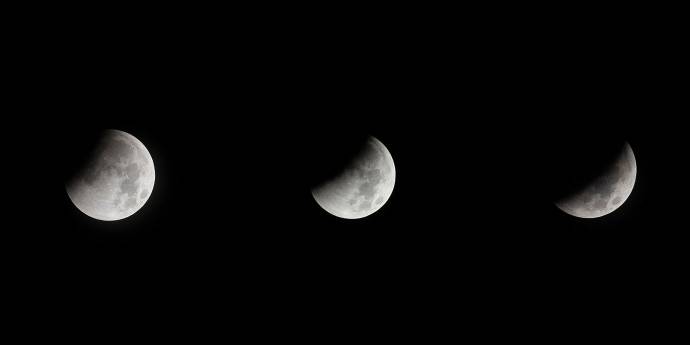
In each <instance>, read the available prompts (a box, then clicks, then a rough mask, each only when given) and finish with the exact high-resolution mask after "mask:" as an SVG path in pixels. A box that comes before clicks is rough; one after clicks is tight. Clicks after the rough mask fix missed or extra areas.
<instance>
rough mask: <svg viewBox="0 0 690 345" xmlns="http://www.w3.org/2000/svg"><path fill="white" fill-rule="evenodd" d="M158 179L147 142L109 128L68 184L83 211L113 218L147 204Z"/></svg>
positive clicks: (73, 197)
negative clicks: (144, 142) (145, 145)
mask: <svg viewBox="0 0 690 345" xmlns="http://www.w3.org/2000/svg"><path fill="white" fill-rule="evenodd" d="M155 178H156V173H155V170H154V168H153V159H152V158H151V155H150V154H149V151H148V150H146V147H144V144H142V143H141V142H140V141H139V140H138V139H137V138H135V137H134V136H132V135H131V134H129V133H125V132H123V131H118V130H107V131H105V132H104V133H103V135H102V137H101V141H100V143H99V145H98V146H97V147H96V148H95V151H94V154H93V156H92V157H91V158H90V160H89V161H88V162H87V163H86V165H85V166H84V168H83V169H82V170H81V171H80V172H79V173H78V174H77V175H76V176H74V178H73V179H72V180H71V181H68V183H67V186H66V187H67V194H68V195H69V198H70V199H71V200H72V202H73V203H74V205H75V206H76V207H77V208H78V209H79V210H80V211H82V212H84V213H85V214H86V215H88V216H89V217H92V218H95V219H99V220H107V221H112V220H119V219H123V218H126V217H129V216H131V215H132V214H134V213H135V212H137V211H138V210H139V209H140V208H141V207H142V206H144V204H145V203H146V201H147V200H148V198H149V196H150V195H151V192H152V191H153V183H154V181H155Z"/></svg>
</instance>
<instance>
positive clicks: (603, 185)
mask: <svg viewBox="0 0 690 345" xmlns="http://www.w3.org/2000/svg"><path fill="white" fill-rule="evenodd" d="M636 176H637V163H636V162H635V155H634V154H633V151H632V148H631V147H630V145H629V144H628V143H625V147H624V148H623V150H622V152H621V154H620V155H619V156H618V158H617V159H616V161H615V162H614V163H613V164H612V165H611V167H610V168H609V169H608V170H606V171H605V172H604V173H603V174H602V175H601V176H599V177H598V178H597V179H595V180H594V181H593V182H592V183H590V184H589V185H588V186H586V187H585V188H583V189H582V190H580V191H579V192H577V193H575V194H573V195H571V196H568V197H566V198H564V199H563V200H560V201H558V202H557V203H556V206H558V208H560V209H561V210H563V211H564V212H566V213H568V214H570V215H573V216H575V217H580V218H597V217H601V216H605V215H607V214H609V213H611V212H613V211H615V210H616V209H617V208H619V207H620V206H621V205H623V203H624V202H625V200H627V199H628V197H629V196H630V193H632V190H633V186H634V185H635V178H636Z"/></svg>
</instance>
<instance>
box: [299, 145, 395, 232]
mask: <svg viewBox="0 0 690 345" xmlns="http://www.w3.org/2000/svg"><path fill="white" fill-rule="evenodd" d="M394 186H395V164H394V163H393V157H392V156H391V154H390V152H389V151H388V149H387V148H386V146H384V145H383V143H381V142H380V141H379V140H378V139H376V138H374V137H369V138H368V140H367V143H366V145H365V148H364V150H363V151H362V152H361V153H360V154H359V155H358V156H357V157H355V158H354V159H353V160H352V162H351V163H350V164H349V166H348V167H347V168H345V169H344V170H343V171H342V173H341V174H339V176H336V177H335V178H333V179H331V180H329V181H327V182H325V183H323V184H322V185H320V186H317V187H316V188H314V189H312V196H313V197H314V200H316V202H317V203H318V204H319V206H321V207H322V208H323V209H324V210H326V211H327V212H328V213H330V214H332V215H334V216H336V217H340V218H345V219H357V218H363V217H366V216H369V215H371V214H372V213H374V212H376V211H378V210H379V209H380V208H381V207H382V206H383V205H384V204H385V203H386V201H388V198H390V196H391V194H392V193H393V187H394Z"/></svg>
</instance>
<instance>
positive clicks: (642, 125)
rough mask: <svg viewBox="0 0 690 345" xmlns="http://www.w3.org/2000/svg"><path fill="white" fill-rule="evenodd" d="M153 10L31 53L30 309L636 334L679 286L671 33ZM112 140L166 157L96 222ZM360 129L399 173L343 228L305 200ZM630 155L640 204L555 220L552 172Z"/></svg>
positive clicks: (17, 226)
mask: <svg viewBox="0 0 690 345" xmlns="http://www.w3.org/2000/svg"><path fill="white" fill-rule="evenodd" d="M191 17H194V18H191ZM470 17H472V16H470ZM489 17H491V16H489ZM152 18H153V17H151V16H149V17H147V16H144V19H146V20H141V18H140V19H137V20H135V19H132V20H131V21H126V22H119V21H108V22H107V23H110V24H109V25H97V23H95V22H99V20H101V19H103V18H102V17H99V16H95V17H92V18H90V20H87V21H77V22H75V21H67V20H65V21H61V20H56V21H54V22H51V23H53V24H52V25H48V26H47V27H46V26H44V27H40V28H35V27H34V28H33V29H32V35H31V37H32V39H31V40H25V41H24V42H22V44H23V45H22V46H23V47H24V48H23V49H18V50H17V55H18V57H19V58H20V59H21V60H23V61H22V63H23V64H22V65H21V66H22V67H21V68H18V69H19V72H20V74H22V73H23V75H24V77H23V78H21V80H20V81H18V82H17V87H16V88H15V89H16V91H17V94H18V95H20V96H18V98H17V100H19V103H21V106H20V107H18V108H17V110H16V120H18V121H17V123H18V124H19V126H16V130H15V128H10V129H7V130H8V131H11V132H12V133H10V138H15V137H16V139H13V142H14V145H12V146H11V149H10V150H11V151H12V153H15V154H17V156H18V157H19V158H18V160H17V162H19V163H20V164H19V167H17V169H18V170H19V171H18V175H20V176H19V180H18V181H21V182H16V184H17V185H18V186H17V187H19V189H20V190H21V192H18V193H16V195H18V196H19V197H18V198H19V199H18V200H20V201H19V202H17V204H18V205H19V207H18V209H16V210H14V209H13V210H12V214H11V215H10V217H12V218H13V220H14V219H15V218H16V221H14V222H13V224H12V225H11V226H10V227H9V228H10V229H9V231H6V232H5V235H4V237H5V238H6V240H4V241H3V247H5V253H7V257H8V260H7V263H8V266H9V269H10V271H11V272H13V273H14V274H17V276H19V277H22V278H21V279H16V280H14V281H16V282H18V283H17V284H18V285H19V288H18V289H17V290H18V291H21V293H18V295H20V294H24V293H26V294H28V295H30V296H33V299H38V300H40V301H42V302H41V303H46V304H50V303H51V302H54V301H62V302H64V301H65V300H71V301H76V300H80V301H83V300H90V301H101V300H107V301H108V303H113V304H117V302H115V301H121V302H123V303H125V304H127V305H130V304H131V305H137V304H139V302H140V301H147V303H146V304H147V305H151V304H154V305H156V307H151V308H152V309H157V310H158V311H161V310H171V311H173V310H175V311H181V310H185V309H187V308H189V309H194V310H203V309H204V308H206V307H210V306H212V307H213V308H221V309H226V308H230V309H232V310H234V311H235V313H239V314H241V315H243V317H241V318H242V319H243V320H244V322H246V323H249V324H251V323H252V320H256V319H262V318H263V317H265V316H266V315H267V314H268V315H271V316H274V317H277V318H278V319H280V320H283V321H281V323H283V324H289V323H290V322H291V321H294V320H292V318H300V319H301V317H302V316H301V315H302V314H308V315H311V316H315V318H316V319H318V318H319V317H318V316H319V315H324V317H325V316H326V315H332V314H337V315H339V317H343V318H350V317H355V318H358V319H367V320H369V319H370V320H372V321H371V322H372V323H373V322H375V321H374V320H378V319H385V320H386V321H390V322H392V323H398V322H399V323H400V324H404V323H406V322H413V321H411V320H417V319H418V318H419V317H420V315H430V316H429V317H430V318H431V319H437V318H440V319H444V320H446V322H447V320H448V319H447V318H445V317H443V315H454V316H453V317H457V318H459V319H462V320H464V321H463V322H465V324H466V325H467V322H469V323H470V324H477V325H480V326H486V324H484V321H488V320H492V321H491V322H495V321H496V319H495V318H499V319H500V318H508V319H509V320H512V321H509V322H508V323H509V324H512V325H518V324H520V320H522V319H524V318H527V319H533V318H534V319H535V320H536V319H537V318H538V317H545V318H544V319H549V315H553V316H554V318H555V319H558V320H563V319H561V318H573V319H576V320H581V319H582V318H596V317H602V318H603V319H605V318H606V317H607V316H602V315H609V316H611V317H612V318H616V319H618V320H620V318H622V317H623V318H626V317H629V318H630V319H635V320H638V321H639V320H640V318H639V317H642V315H645V314H646V313H647V311H650V310H657V309H656V308H659V307H660V305H664V304H666V303H667V302H666V301H665V298H668V296H669V294H667V293H666V292H668V291H672V290H674V289H676V288H677V287H678V281H679V280H678V278H677V273H676V272H677V268H678V266H679V264H680V263H681V262H683V260H685V259H684V255H685V254H684V252H683V250H682V248H681V247H682V243H683V242H682V241H683V238H682V236H681V235H682V229H683V228H684V226H683V224H684V222H680V221H679V219H681V217H679V216H678V215H679V214H682V213H680V211H682V210H680V208H681V207H680V206H681V205H682V201H681V200H682V195H681V194H680V193H679V190H680V189H681V188H684V187H685V184H684V183H683V182H682V181H683V179H682V178H681V177H680V176H679V175H681V174H682V172H683V169H684V167H685V165H686V163H685V161H684V159H685V158H684V155H681V154H679V153H678V151H679V147H680V146H679V145H681V139H682V138H681V134H682V128H681V127H679V124H678V122H676V119H675V118H676V117H677V116H678V115H680V114H681V112H680V111H679V110H678V109H677V107H676V105H675V103H676V101H677V98H678V91H677V89H676V88H675V87H674V79H675V78H676V77H675V73H676V72H677V70H676V69H675V67H673V66H674V65H673V63H674V61H675V59H677V58H678V53H677V50H676V49H677V48H676V45H675V44H674V43H673V42H674V41H673V40H672V39H671V38H670V36H669V35H667V33H670V32H672V31H673V30H671V29H666V28H664V27H661V26H659V25H651V26H649V25H647V24H645V23H648V22H647V21H644V20H640V21H633V22H625V23H623V22H615V23H614V22H610V21H601V22H596V25H595V23H594V22H587V23H582V22H579V21H577V20H575V21H571V22H568V23H570V24H568V25H562V26H557V25H556V23H554V22H558V21H559V18H560V17H559V18H555V17H554V18H553V20H549V21H543V22H539V24H536V22H534V21H528V20H521V19H519V18H513V17H511V16H507V17H506V18H510V19H511V20H510V21H503V20H497V19H496V18H484V19H479V18H474V19H472V20H469V19H468V18H465V19H464V20H457V19H456V20H450V19H444V20H438V21H437V20H434V17H433V16H431V17H429V16H426V15H425V14H423V13H420V14H419V15H418V16H417V17H415V16H412V17H409V16H394V15H391V16H390V17H386V20H380V19H381V18H382V17H380V16H378V17H377V16H374V18H373V19H375V20H362V21H357V22H350V21H348V20H344V21H339V22H338V23H340V25H338V24H334V23H330V24H331V25H327V24H328V22H329V21H330V20H329V18H330V17H328V18H324V20H321V21H318V22H316V21H314V22H308V24H307V22H305V21H301V20H296V19H294V20H293V19H286V18H284V17H281V16H279V15H277V16H275V17H271V18H273V19H275V18H280V19H281V20H280V21H274V20H270V19H267V18H262V19H261V20H260V19H256V20H254V19H247V18H245V19H243V20H230V19H226V20H218V19H214V20H205V19H204V18H205V17H203V16H201V17H196V16H194V15H191V14H190V17H170V16H164V15H161V16H155V20H152ZM181 18H187V19H184V20H183V19H181ZM482 18H483V17H482ZM82 19H83V18H82ZM312 19H313V18H312ZM370 19H371V18H370ZM542 19H543V18H542ZM561 19H562V18H561ZM650 27H652V28H654V30H651V28H650ZM107 128H114V129H119V130H123V131H126V132H128V133H130V134H132V135H134V136H135V137H137V138H138V139H139V140H141V141H142V142H143V143H144V144H145V145H146V147H147V148H148V150H149V151H150V153H151V155H152V157H153V159H154V162H155V168H156V182H155V187H154V191H153V193H152V195H151V197H150V199H149V200H148V202H147V203H146V205H145V206H144V207H143V208H142V209H141V210H140V211H139V212H137V213H136V214H134V215H133V216H131V217H129V218H127V219H125V220H121V221H116V222H102V221H97V220H94V219H91V218H89V217H87V216H85V215H84V214H82V213H81V212H80V211H79V210H77V209H76V208H75V207H74V206H73V205H72V204H71V202H70V200H69V198H68V197H67V194H66V192H65V189H64V179H65V177H66V174H67V172H68V171H69V170H70V169H71V167H72V165H73V163H74V161H75V160H76V159H78V158H79V157H78V152H80V150H81V149H83V146H82V145H83V143H84V142H87V140H86V139H88V138H89V136H92V135H94V133H97V132H98V131H100V130H102V129H107ZM367 135H373V136H375V137H376V138H378V139H379V140H381V141H382V142H383V143H384V144H385V145H386V147H387V148H388V149H389V151H390V152H391V154H392V156H393V158H394V161H395V165H396V170H397V176H396V186H395V190H394V192H393V195H392V196H391V198H390V200H389V201H388V202H387V203H386V204H385V205H384V207H382V208H381V209H380V210H379V211H378V212H376V213H375V214H373V215H371V216H370V217H367V218H364V219H360V220H344V219H339V218H336V217H333V216H331V215H329V214H328V213H326V212H325V211H323V210H322V209H321V208H320V207H319V206H318V205H317V204H316V203H315V202H314V200H313V198H312V197H311V194H310V192H309V187H310V185H311V184H312V183H313V181H314V179H315V178H316V177H315V176H317V175H318V174H319V171H320V170H319V169H323V168H324V164H328V160H329V159H332V158H333V156H334V153H338V152H345V151H347V150H348V149H349V148H350V147H352V145H356V144H357V139H358V138H362V137H366V136H367ZM625 141H627V142H629V143H630V145H631V146H632V148H633V151H634V153H635V157H636V159H637V165H638V175H637V181H636V184H635V189H634V190H633V193H632V195H631V196H630V198H629V199H628V201H627V202H626V203H625V204H624V205H623V206H622V207H620V208H619V209H618V210H617V211H615V212H613V213H612V214H610V215H608V216H605V217H603V218H599V219H590V220H587V219H578V218H575V217H571V216H569V215H566V214H564V213H563V212H561V211H559V210H558V209H557V208H556V207H555V206H554V205H553V200H551V199H552V194H553V191H554V189H558V188H562V187H563V185H562V183H563V182H562V179H561V176H559V174H558V172H559V171H568V170H567V169H568V167H569V166H574V167H582V165H586V164H592V162H588V161H587V157H588V155H589V153H590V152H591V153H592V155H593V156H595V155H596V153H597V152H602V151H607V150H611V149H612V147H616V146H617V145H620V144H621V143H622V142H625ZM12 184H15V181H12ZM46 286H50V288H49V289H47V290H46V288H45V287H46ZM46 291H49V292H46ZM85 296H89V297H85ZM87 304H88V303H87ZM113 308H114V307H113ZM115 309H116V308H115ZM240 311H241V312H240ZM298 315H300V316H298ZM613 315H615V316H613ZM394 320H397V321H394ZM552 321H553V320H552ZM540 322H541V321H540ZM543 322H546V321H543ZM602 322H604V321H602ZM555 323H558V322H555ZM436 326H437V327H443V323H439V324H436Z"/></svg>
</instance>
